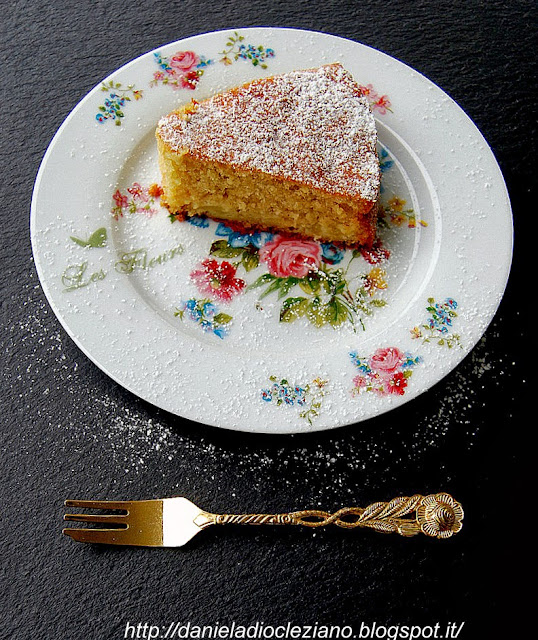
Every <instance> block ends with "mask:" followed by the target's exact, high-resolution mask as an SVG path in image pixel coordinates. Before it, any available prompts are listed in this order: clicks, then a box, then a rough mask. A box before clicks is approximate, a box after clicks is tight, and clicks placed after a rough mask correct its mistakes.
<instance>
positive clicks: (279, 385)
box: [261, 376, 328, 424]
mask: <svg viewBox="0 0 538 640" xmlns="http://www.w3.org/2000/svg"><path fill="white" fill-rule="evenodd" d="M269 380H270V381H271V382H272V384H271V386H270V387H268V388H266V389H262V392H261V399H262V400H263V401H264V402H267V403H271V404H276V405H277V406H288V407H292V406H298V407H304V408H303V410H302V411H301V412H300V413H299V417H300V418H302V419H304V420H307V421H308V423H309V424H312V421H313V420H314V419H315V418H317V417H318V416H319V415H320V410H321V407H322V401H323V398H324V396H326V395H327V389H326V386H327V384H328V380H322V379H321V378H314V380H312V382H309V383H308V384H306V385H304V386H303V387H301V386H298V385H295V384H292V383H290V382H288V380H286V379H285V378H283V379H281V380H279V379H278V378H277V377H276V376H269Z"/></svg>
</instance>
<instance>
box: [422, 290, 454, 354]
mask: <svg viewBox="0 0 538 640" xmlns="http://www.w3.org/2000/svg"><path fill="white" fill-rule="evenodd" d="M457 308H458V303H457V302H456V300H454V298H445V300H444V302H436V301H435V298H428V306H427V307H426V311H428V313H429V315H430V317H429V318H428V319H427V321H426V322H425V323H424V324H422V325H420V326H417V327H413V329H411V337H412V338H414V339H421V340H422V343H423V344H426V343H428V342H433V343H435V344H437V345H438V346H440V347H447V348H448V349H452V348H454V347H457V346H458V347H460V348H462V344H461V337H460V335H459V334H458V333H454V332H452V325H453V322H454V320H455V318H457V317H458V314H457V313H456V309H457Z"/></svg>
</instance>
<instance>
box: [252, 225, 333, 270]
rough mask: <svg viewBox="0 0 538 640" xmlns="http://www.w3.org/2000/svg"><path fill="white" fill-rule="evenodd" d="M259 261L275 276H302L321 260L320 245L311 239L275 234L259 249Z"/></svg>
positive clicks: (315, 267) (317, 265)
mask: <svg viewBox="0 0 538 640" xmlns="http://www.w3.org/2000/svg"><path fill="white" fill-rule="evenodd" d="M259 256H260V262H265V264H266V265H267V266H268V268H269V273H271V274H272V275H274V276H276V277H277V278H287V277H288V276H294V277H295V278H304V277H305V276H306V275H307V274H308V272H309V271H314V270H316V269H317V268H318V267H319V265H320V262H321V247H320V245H319V244H318V243H317V242H312V241H311V240H297V239H295V238H287V237H286V236H281V235H277V236H275V237H274V238H273V240H271V241H270V242H267V243H266V244H265V245H264V246H263V247H262V248H261V249H260V253H259Z"/></svg>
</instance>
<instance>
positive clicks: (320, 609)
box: [0, 0, 537, 639]
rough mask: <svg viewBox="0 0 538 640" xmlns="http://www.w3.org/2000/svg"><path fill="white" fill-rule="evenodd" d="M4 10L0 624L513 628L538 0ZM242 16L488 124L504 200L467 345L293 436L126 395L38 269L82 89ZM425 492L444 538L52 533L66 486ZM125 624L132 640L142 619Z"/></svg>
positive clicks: (520, 519) (283, 495)
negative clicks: (171, 544)
mask: <svg viewBox="0 0 538 640" xmlns="http://www.w3.org/2000/svg"><path fill="white" fill-rule="evenodd" d="M1 11H2V20H1V27H0V28H1V32H0V48H1V52H2V54H1V60H2V78H1V82H0V91H1V92H2V103H1V104H2V109H1V112H0V117H1V118H2V173H1V175H2V179H1V180H0V190H1V197H0V202H2V205H3V206H2V213H1V215H2V222H3V232H2V234H1V240H2V242H1V245H2V261H1V264H2V269H1V270H0V278H1V283H2V289H1V291H2V294H1V307H2V329H1V334H0V335H1V340H2V351H1V353H2V382H3V389H2V395H1V398H2V414H1V415H2V426H1V481H0V495H1V505H2V506H1V511H0V517H1V523H0V543H1V545H0V549H1V554H2V560H1V565H0V566H1V569H0V575H1V577H2V587H1V590H0V636H1V637H6V638H21V639H30V638H73V639H78V638H106V639H108V638H110V639H115V638H123V637H126V636H125V633H126V630H127V631H128V629H127V626H126V625H127V623H131V624H138V623H147V624H148V625H149V624H162V625H169V624H170V623H172V622H174V621H178V622H183V623H188V622H190V623H191V625H196V624H198V625H214V624H217V623H220V624H231V623H232V622H235V623H236V624H245V625H251V624H255V623H256V622H258V623H265V624H267V625H269V624H273V625H280V624H286V623H288V622H291V623H297V624H310V625H314V624H315V623H318V624H329V623H341V624H347V625H352V626H353V628H354V631H355V633H356V634H357V636H358V637H359V632H360V628H361V623H363V622H364V623H368V624H370V625H371V624H373V622H377V624H378V625H385V626H388V625H395V624H415V625H419V626H421V628H423V629H424V628H425V626H426V625H433V624H435V623H436V622H438V623H440V625H441V630H444V629H445V627H446V624H447V623H449V622H457V623H458V624H459V623H461V622H465V625H464V627H463V629H462V631H461V633H460V636H459V637H460V638H478V637H480V638H482V637H491V638H501V637H521V636H520V635H518V634H517V633H516V632H515V631H514V629H515V628H516V627H518V626H521V625H523V624H524V616H522V615H521V613H520V611H519V599H520V594H519V592H518V584H519V583H520V581H521V578H522V576H523V575H524V570H526V566H527V562H528V560H527V557H526V555H525V553H526V550H525V546H524V542H525V538H526V537H527V536H528V533H527V526H528V524H527V523H528V517H529V515H528V512H525V513H524V512H523V511H522V506H523V502H524V499H523V492H524V489H525V484H526V482H527V481H528V480H529V479H528V478H527V477H526V475H525V470H526V467H525V466H524V464H523V455H522V452H523V450H524V449H528V448H529V447H530V445H529V444H528V442H527V439H528V434H529V433H530V432H532V430H533V427H532V425H531V422H530V420H529V419H528V417H527V410H528V409H530V399H531V398H532V393H533V388H534V385H533V380H534V381H535V377H534V370H533V371H532V374H531V369H533V368H532V366H530V363H531V362H532V359H533V358H534V357H535V356H536V349H535V347H536V341H535V335H534V334H533V333H532V331H531V319H532V305H533V298H534V297H535V294H534V287H533V282H534V280H535V278H534V277H533V273H534V267H533V265H531V261H530V259H531V257H532V249H531V242H532V234H533V233H534V231H535V224H534V221H533V217H534V212H535V208H536V201H537V193H536V177H535V176H536V168H535V167H536V128H537V127H536V122H537V117H536V116H537V113H536V63H535V61H536V56H535V51H536V44H537V42H536V17H537V16H536V13H537V12H536V5H535V3H534V2H525V1H514V2H498V1H495V0H491V1H489V2H476V1H471V2H457V1H456V2H445V1H441V2H427V1H416V0H413V1H409V2H399V1H395V2H389V1H388V0H384V1H381V0H374V1H365V2H342V1H326V2H306V1H296V2H293V3H291V2H290V3H287V2H270V3H266V2H261V1H259V0H251V2H249V3H245V2H225V3H212V4H207V3H201V2H192V1H191V0H188V1H186V2H152V3H142V2H127V1H125V0H117V1H116V2H114V3H112V2H103V1H95V2H79V3H76V2H75V3H66V2H57V1H49V2H43V1H41V0H39V1H37V0H34V1H33V2H2V4H1ZM249 25H256V26H258V25H262V26H263V25H268V26H269V25H270V26H288V27H297V28H304V29H312V30H316V31H325V32H328V33H333V34H336V35H340V36H343V37H347V38H350V39H353V40H356V41H359V42H363V43H364V44H367V45H370V46H373V47H375V48H377V49H380V50H382V51H384V52H386V53H388V54H389V55H391V56H394V57H396V58H398V59H400V60H402V61H403V62H405V63H407V64H408V65H410V66H412V67H414V68H415V69H417V70H418V71H420V72H421V73H423V74H424V75H426V76H427V77H428V78H430V79H431V80H432V81H433V82H435V83H436V84H438V85H439V86H440V87H441V88H442V89H444V90H445V91H446V92H447V93H448V94H449V95H450V96H452V97H453V98H454V99H455V100H456V101H457V102H458V103H459V104H460V105H461V107H462V108H463V109H464V110H465V111H466V112H467V113H468V114H469V116H470V117H471V118H472V119H473V120H474V122H475V123H476V124H477V126H478V127H479V129H480V130H481V131H482V133H483V134H484V136H485V138H486V139H487V141H488V142H489V144H490V145H491V147H492V149H493V151H494V153H495V154H496V157H497V159H498V161H499V164H500V166H501V169H502V171H503V173H504V177H505V180H506V183H507V186H508V190H509V193H510V197H511V201H512V207H513V212H514V223H515V233H516V244H515V247H516V248H515V255H514V263H513V268H512V274H511V278H510V282H509V285H508V289H507V292H506V295H505V297H504V299H503V302H502V303H501V306H500V309H499V311H498V313H497V315H496V316H495V318H494V320H493V322H492V324H491V326H490V327H489V329H488V330H487V332H486V334H485V335H484V337H483V339H482V340H481V341H480V343H479V344H478V345H477V346H476V348H475V349H474V350H473V351H472V353H471V354H469V356H468V357H467V358H466V359H465V360H464V361H463V362H462V363H461V364H460V365H459V366H458V367H457V369H456V370H454V371H453V372H452V373H451V374H450V375H449V376H448V377H447V378H445V379H444V380H443V381H442V382H441V383H439V384H437V385H436V386H435V387H434V388H433V389H431V390H430V391H429V392H428V393H426V394H424V395H422V396H421V397H419V398H418V399H416V400H414V401H412V402H410V403H408V404H407V405H405V406H403V407H402V408H400V409H398V410H397V411H394V412H391V413H389V414H386V415H384V416H381V417H379V418H376V419H374V420H371V421H369V422H367V423H363V424H361V425H356V426H352V427H348V428H344V429H338V430H335V431H332V432H327V433H319V434H315V435H310V436H300V437H299V436H294V437H280V436H279V437H276V436H275V437H259V436H254V435H247V434H236V433H228V432H225V431H219V430H216V429H211V428H208V427H203V426H201V425H198V424H194V423H189V422H187V421H184V420H181V419H179V418H176V417H174V416H171V415H168V414H166V413H164V412H161V411H159V410H156V409H155V408H154V407H152V406H150V405H148V404H146V403H145V402H143V401H141V400H139V399H138V398H136V397H134V396H132V395H131V394H130V393H128V392H127V391H125V390H124V389H123V388H121V387H119V386H118V385H116V384H115V383H114V382H112V381H111V380H110V379H108V378H107V377H106V376H105V375H104V374H103V373H102V372H101V371H100V370H99V369H98V368H97V367H95V366H94V365H93V364H92V363H91V362H90V361H89V360H88V359H86V357H85V356H84V355H83V354H82V353H81V352H80V351H79V350H78V348H77V347H76V346H75V345H74V344H73V343H72V342H71V340H70V339H69V337H68V336H67V335H66V333H65V332H64V331H63V329H62V328H61V327H60V325H59V323H58V321H57V320H56V318H55V316H54V314H53V312H52V311H51V309H50V307H49V306H48V303H47V302H46V300H45V298H44V295H43V292H42V290H41V288H40V285H39V282H38V279H37V275H36V272H35V268H34V265H33V262H32V255H31V248H30V239H29V231H28V221H29V209H30V199H31V193H32V187H33V182H34V179H35V176H36V172H37V169H38V166H39V163H40V161H41V158H42V156H43V154H44V152H45V150H46V147H47V145H48V143H49V142H50V139H51V138H52V136H53V134H54V133H55V131H56V130H57V128H58V127H59V126H60V124H61V123H62V121H63V119H64V118H65V116H66V115H67V114H68V113H69V112H70V111H71V109H72V108H73V107H74V106H75V105H76V104H77V102H78V101H79V100H80V99H81V98H82V97H83V96H84V95H85V93H86V92H87V91H89V90H90V89H91V88H92V87H93V86H95V85H96V84H98V83H99V82H100V80H101V79H102V78H104V77H105V76H107V75H108V74H110V73H111V72H112V71H114V70H115V69H117V68H118V67H120V66H121V65H122V64H124V63H126V62H128V61H129V60H131V59H132V58H134V57H137V56H138V55H140V54H142V53H144V52H146V51H148V50H151V49H153V48H156V47H158V46H159V45H162V44H164V43H167V42H170V41H173V40H176V39H179V38H182V37H186V36H188V35H192V34H196V33H202V32H206V31H212V30H217V29H224V28H230V27H247V26H249ZM65 188H66V189H67V190H69V189H70V188H73V187H72V185H65ZM524 236H525V237H524ZM529 285H530V286H529ZM529 307H530V309H529ZM533 349H534V351H533ZM439 489H444V490H447V491H449V492H451V493H452V494H453V495H454V496H455V497H457V498H458V499H459V500H461V501H462V503H463V505H464V507H465V510H466V519H465V527H464V529H463V531H462V532H461V533H460V534H459V535H458V536H456V537H455V538H453V539H451V540H449V541H446V542H442V543H438V542H436V541H432V540H427V539H425V538H424V537H420V538H416V539H409V540H405V539H401V538H399V537H397V536H382V535H380V534H377V533H374V532H368V531H355V532H346V531H342V530H339V529H336V528H333V529H331V528H327V529H325V530H317V531H311V530H304V529H299V528H292V529H289V530H288V529H284V528H277V529H271V528H267V529H258V528H257V529H246V530H245V529H244V528H237V529H229V530H227V531H226V532H224V531H212V530H209V531H207V532H205V533H204V534H203V535H200V536H198V537H197V538H196V539H195V540H194V541H193V543H192V544H191V545H190V546H189V547H188V548H185V549H182V550H156V551H148V550H143V549H138V550H137V549H135V550H125V549H121V548H109V547H91V546H83V545H77V544H75V543H73V542H71V541H70V540H68V539H67V538H65V537H63V536H61V534H60V530H61V527H62V515H63V512H64V509H63V500H64V499H65V498H67V497H80V498H83V497H86V498H92V497H110V498H113V497H116V498H127V497H130V498H147V497H158V496H163V495H171V494H174V493H184V494H185V495H188V496H189V497H191V498H192V499H193V500H194V501H195V502H197V503H198V504H200V505H203V506H204V507H205V508H207V509H208V510H214V511H225V510H228V511H230V512H234V511H235V512H243V511H250V510H253V509H259V510H265V511H269V512H270V511H282V510H286V509H290V510H292V509H298V508H304V507H306V506H311V507H321V508H326V509H329V510H331V509H336V508H338V507H340V506H344V505H350V504H359V505H366V504H368V503H370V502H372V501H375V500H382V499H388V498H391V497H393V496H396V495H406V494H407V495H411V494H412V493H414V492H421V493H427V492H434V491H437V490H439ZM507 628H511V629H512V632H511V633H510V635H507V632H505V629H507ZM129 633H130V632H129ZM137 633H138V634H139V635H138V637H144V636H142V635H140V634H141V633H143V627H141V628H138V630H137ZM147 633H148V631H147V629H146V634H147ZM488 634H489V635H488ZM127 637H131V636H127ZM135 637H136V636H135ZM145 637H148V636H147V635H146V636H145Z"/></svg>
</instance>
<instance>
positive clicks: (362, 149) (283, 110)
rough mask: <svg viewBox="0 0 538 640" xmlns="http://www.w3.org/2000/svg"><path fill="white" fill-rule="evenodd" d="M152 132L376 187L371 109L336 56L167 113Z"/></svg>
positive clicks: (339, 185)
mask: <svg viewBox="0 0 538 640" xmlns="http://www.w3.org/2000/svg"><path fill="white" fill-rule="evenodd" d="M158 132H159V135H160V137H161V138H162V140H163V141H164V142H165V143H166V144H168V145H169V146H170V147H172V149H174V150H180V149H185V148H187V149H188V150H189V153H191V154H192V155H194V156H196V157H198V158H200V159H205V160H211V161H217V162H223V163H226V164H231V165H232V166H236V167H238V168H242V169H246V170H250V171H262V172H264V173H268V174H270V175H274V176H277V177H281V178H285V179H289V180H294V181H297V182H302V183H305V184H308V185H309V186H311V187H314V188H318V189H322V190H325V191H328V192H329V193H333V194H341V195H345V196H352V197H359V198H362V199H365V200H368V201H371V202H374V201H376V200H377V197H378V194H379V185H380V171H379V162H378V158H377V153H376V141H377V134H376V128H375V121H374V117H373V115H372V113H371V110H370V107H369V105H368V102H367V100H366V99H365V98H364V97H363V96H362V95H361V90H360V88H359V86H358V85H357V84H356V83H355V82H354V80H353V78H352V77H351V75H350V74H349V73H348V72H347V71H346V70H345V69H344V68H343V67H342V66H341V65H340V64H332V65H325V66H323V67H320V68H319V69H311V70H306V71H294V72H291V73H286V74H282V75H277V76H273V77H272V78H264V79H260V80H255V81H254V82H251V83H248V84H246V85H244V86H242V87H238V88H236V89H232V90H230V91H227V92H224V93H221V94H218V95H215V96H213V98H210V99H209V100H206V101H204V102H201V103H200V104H199V105H197V107H196V109H195V110H194V112H193V113H192V114H190V115H189V116H188V117H185V115H184V114H178V113H172V114H170V115H169V116H167V117H165V118H163V119H162V120H161V121H160V123H159V129H158Z"/></svg>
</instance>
